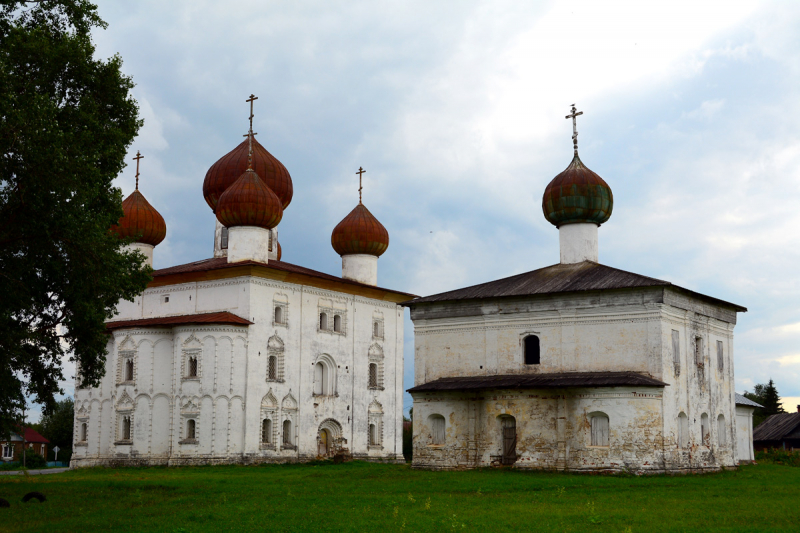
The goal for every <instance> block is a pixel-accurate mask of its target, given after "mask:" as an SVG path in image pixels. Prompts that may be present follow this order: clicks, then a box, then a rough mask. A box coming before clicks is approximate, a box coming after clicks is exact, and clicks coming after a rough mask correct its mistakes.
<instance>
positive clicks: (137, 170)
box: [134, 150, 144, 191]
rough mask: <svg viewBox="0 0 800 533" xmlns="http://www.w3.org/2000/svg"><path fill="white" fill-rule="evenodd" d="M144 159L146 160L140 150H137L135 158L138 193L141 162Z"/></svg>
mask: <svg viewBox="0 0 800 533" xmlns="http://www.w3.org/2000/svg"><path fill="white" fill-rule="evenodd" d="M142 158H144V156H143V155H142V154H141V153H139V150H136V157H134V159H135V160H136V190H137V191H138V190H139V160H140V159H142Z"/></svg>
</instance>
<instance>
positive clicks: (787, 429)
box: [753, 413, 800, 442]
mask: <svg viewBox="0 0 800 533" xmlns="http://www.w3.org/2000/svg"><path fill="white" fill-rule="evenodd" d="M798 428H800V413H780V414H777V415H772V416H770V417H769V418H767V419H766V420H764V421H763V422H761V423H760V424H759V425H758V427H756V428H755V429H754V430H753V442H756V441H764V440H781V439H783V438H784V437H786V436H788V435H789V434H791V433H792V432H794V431H795V430H796V429H798Z"/></svg>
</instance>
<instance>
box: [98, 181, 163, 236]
mask: <svg viewBox="0 0 800 533" xmlns="http://www.w3.org/2000/svg"><path fill="white" fill-rule="evenodd" d="M111 231H113V232H114V233H116V234H117V235H119V236H120V237H131V238H132V239H133V240H134V241H135V242H143V243H145V244H152V245H153V246H157V245H158V244H159V243H161V241H163V240H164V238H165V237H166V236H167V224H166V223H165V222H164V217H162V216H161V214H160V213H159V212H158V211H156V208H155V207H153V206H152V205H150V202H148V201H147V199H146V198H145V197H144V195H143V194H142V193H141V192H139V189H136V190H135V191H133V192H132V193H131V194H130V195H129V196H128V197H127V198H125V200H124V201H123V202H122V217H121V218H120V219H119V221H118V222H117V223H116V224H114V225H113V226H111Z"/></svg>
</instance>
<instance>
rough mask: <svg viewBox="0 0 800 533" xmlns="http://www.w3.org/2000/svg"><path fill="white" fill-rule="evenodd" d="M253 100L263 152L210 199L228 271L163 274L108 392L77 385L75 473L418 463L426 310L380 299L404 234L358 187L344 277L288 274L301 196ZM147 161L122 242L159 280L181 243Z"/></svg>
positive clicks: (123, 324) (245, 158)
mask: <svg viewBox="0 0 800 533" xmlns="http://www.w3.org/2000/svg"><path fill="white" fill-rule="evenodd" d="M253 100H255V97H253V96H252V95H251V97H250V99H249V100H248V102H250V104H251V107H250V132H249V135H248V139H247V140H246V141H244V142H242V143H241V144H240V145H239V146H237V147H236V148H234V149H233V150H232V151H231V152H230V153H228V154H226V155H225V156H223V157H222V158H221V159H219V161H217V162H216V163H214V165H212V166H211V168H210V169H209V170H208V172H207V174H206V177H205V180H204V183H203V195H204V197H205V199H206V202H207V203H208V205H209V207H210V208H211V210H212V212H213V213H214V215H215V217H216V219H217V224H216V231H215V233H214V235H213V237H214V239H213V242H214V252H213V256H212V257H210V258H208V259H204V260H201V261H194V262H192V263H188V264H184V265H178V266H174V267H170V268H164V269H159V270H156V271H154V272H153V281H152V282H151V283H150V284H149V286H148V287H147V289H146V290H145V291H144V293H143V294H142V295H140V296H139V297H137V298H136V299H135V300H134V301H130V302H127V301H126V302H120V304H119V306H118V309H117V315H116V316H115V317H114V319H113V320H112V321H110V322H108V323H107V324H106V326H107V328H108V334H109V335H108V348H107V350H108V356H107V361H106V373H105V377H104V378H103V380H102V382H101V383H100V385H99V386H98V387H97V388H88V387H86V388H84V387H81V384H80V379H79V377H78V378H77V379H76V389H75V437H74V442H75V444H74V453H73V458H72V466H73V467H83V466H94V465H181V464H213V463H260V462H291V461H305V460H310V459H316V458H320V457H330V456H333V455H335V454H344V455H348V456H352V457H354V458H361V459H367V460H378V461H402V460H403V456H402V405H403V404H402V398H403V309H402V307H400V306H399V305H398V304H399V302H402V301H406V300H408V299H410V298H412V297H413V295H410V294H407V293H404V292H400V291H395V290H391V289H384V288H380V287H378V257H380V256H381V255H382V254H383V253H384V252H385V251H386V249H387V248H388V246H389V233H388V232H387V230H386V229H385V228H384V227H383V225H381V223H380V222H378V220H377V219H376V218H375V217H374V216H373V215H372V214H371V213H370V212H369V210H368V209H367V208H366V206H364V204H363V203H362V202H361V198H360V197H361V188H360V187H359V203H358V205H357V206H356V207H355V209H353V210H352V212H351V213H350V214H349V215H347V216H346V217H345V218H344V219H343V220H342V221H341V222H340V223H339V225H337V226H336V228H335V229H334V230H333V233H332V236H331V243H332V245H333V248H334V250H335V251H336V252H337V253H338V254H339V255H341V257H342V275H341V277H339V276H333V275H329V274H325V273H322V272H317V271H314V270H311V269H308V268H305V267H302V266H299V265H295V264H292V263H288V262H286V261H283V260H282V258H281V256H282V250H281V245H280V242H279V240H278V224H279V223H280V221H281V219H282V217H283V215H284V213H285V210H286V209H287V207H288V206H289V203H290V202H291V199H292V194H293V185H292V180H291V177H290V176H289V172H288V171H287V170H286V168H285V167H284V166H283V165H282V164H281V162H280V161H278V160H277V159H276V158H275V157H274V156H272V154H270V153H269V152H268V151H267V150H266V149H265V148H264V147H263V146H261V145H260V144H259V143H258V142H257V141H256V140H255V139H254V137H253V135H254V134H253V129H252V119H253V114H252V102H253ZM140 158H141V156H139V155H138V154H137V158H136V161H137V170H136V190H135V191H134V192H133V193H132V194H131V195H130V196H129V197H128V198H126V199H125V201H124V202H123V211H124V216H123V217H122V218H121V219H120V221H119V224H118V225H117V226H115V228H114V230H115V231H116V232H117V233H118V234H119V235H120V236H123V237H131V238H132V239H133V240H135V243H134V244H133V245H132V247H133V248H135V249H137V250H139V251H141V252H142V253H144V254H145V255H146V256H147V258H148V261H147V262H148V264H149V265H151V266H152V260H153V253H154V249H155V247H156V246H157V245H158V244H159V243H160V242H161V241H163V240H164V237H165V236H166V231H167V228H166V224H165V223H164V219H163V218H162V217H161V215H160V214H159V213H158V212H157V211H156V210H155V209H154V208H153V207H152V206H151V205H150V204H149V203H148V202H147V200H146V199H145V198H144V196H143V195H142V194H141V192H139V185H138V180H139V166H138V164H139V159H140ZM359 171H360V173H359V179H360V177H361V173H363V170H361V169H359ZM209 237H211V236H209ZM296 246H298V245H296Z"/></svg>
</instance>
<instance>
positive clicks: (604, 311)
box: [406, 107, 752, 472]
mask: <svg viewBox="0 0 800 533" xmlns="http://www.w3.org/2000/svg"><path fill="white" fill-rule="evenodd" d="M579 114H580V113H577V112H576V109H575V108H574V107H573V108H572V114H571V115H569V116H568V117H567V118H572V119H573V128H574V124H575V117H576V116H578V115H579ZM573 132H574V133H573V142H574V158H573V160H572V162H571V163H570V164H569V166H568V167H567V168H566V170H564V171H563V172H562V173H560V174H559V175H557V176H556V177H555V178H554V179H553V180H552V181H551V182H550V184H549V185H548V186H547V188H546V190H545V193H544V197H543V200H542V208H543V211H544V216H545V218H546V219H547V220H548V221H549V222H551V223H552V224H553V225H554V226H556V227H557V228H558V232H559V242H560V262H559V263H558V264H555V265H551V266H547V267H544V268H540V269H538V270H533V271H531V272H526V273H523V274H518V275H515V276H511V277H508V278H504V279H499V280H496V281H490V282H488V283H482V284H480V285H475V286H472V287H466V288H463V289H458V290H453V291H449V292H445V293H441V294H435V295H432V296H427V297H423V298H418V299H415V300H412V301H411V302H408V303H407V304H406V305H408V306H409V307H410V309H411V319H412V321H413V323H414V338H415V350H414V353H415V367H414V368H415V376H414V387H412V388H411V389H410V391H409V392H410V393H411V395H412V397H413V399H414V411H413V414H414V416H413V419H414V421H413V465H414V466H415V467H418V468H429V469H452V468H471V467H482V466H490V465H513V466H514V467H517V468H540V469H559V470H571V471H584V470H628V471H632V472H667V471H669V472H680V471H702V470H715V469H721V468H727V467H734V466H735V465H736V464H737V463H738V460H739V459H752V446H750V448H749V449H742V450H738V451H737V446H738V447H744V445H746V441H747V439H748V438H752V437H750V436H745V435H742V437H743V438H742V439H737V405H736V404H737V400H736V393H735V392H734V369H733V353H734V343H733V330H734V327H735V325H736V317H737V313H740V312H744V311H746V309H745V308H744V307H741V306H739V305H736V304H732V303H729V302H726V301H723V300H720V299H717V298H714V297H711V296H707V295H704V294H700V293H697V292H694V291H692V290H688V289H685V288H682V287H679V286H677V285H674V284H672V283H670V282H668V281H662V280H659V279H654V278H651V277H647V276H642V275H639V274H634V273H631V272H626V271H623V270H620V269H617V268H613V267H611V266H607V265H603V264H601V263H600V262H599V254H598V228H599V226H600V225H601V224H603V223H604V222H606V221H607V220H608V219H609V217H610V216H611V212H612V208H613V196H612V193H611V188H610V187H609V186H608V184H607V183H606V182H605V181H603V179H602V178H600V176H598V175H597V174H595V173H594V172H592V171H591V170H589V169H588V168H587V167H586V166H585V165H584V164H583V162H582V161H581V160H580V158H579V157H578V147H577V131H576V130H575V129H573ZM751 410H752V409H751ZM739 418H740V419H742V416H741V415H740V417H739ZM745 425H746V424H745Z"/></svg>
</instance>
